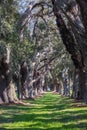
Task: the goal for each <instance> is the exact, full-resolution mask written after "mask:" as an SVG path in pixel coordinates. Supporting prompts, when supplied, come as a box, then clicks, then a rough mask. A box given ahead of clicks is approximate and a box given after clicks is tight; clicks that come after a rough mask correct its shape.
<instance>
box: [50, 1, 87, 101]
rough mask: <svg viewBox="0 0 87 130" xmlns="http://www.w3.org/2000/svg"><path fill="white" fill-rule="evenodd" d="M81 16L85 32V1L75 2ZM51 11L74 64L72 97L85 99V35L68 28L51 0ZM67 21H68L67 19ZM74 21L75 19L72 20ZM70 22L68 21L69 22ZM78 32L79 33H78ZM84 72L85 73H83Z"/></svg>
mask: <svg viewBox="0 0 87 130" xmlns="http://www.w3.org/2000/svg"><path fill="white" fill-rule="evenodd" d="M77 2H78V4H79V6H80V8H81V14H82V20H83V24H84V27H85V30H87V8H86V7H87V6H86V4H87V2H86V0H83V1H82V0H77ZM52 4H53V11H54V14H55V16H56V18H57V20H56V21H57V26H58V28H59V32H60V35H61V38H62V40H63V43H64V45H65V46H66V49H67V51H68V52H69V53H70V54H71V58H72V60H73V62H74V65H75V68H76V73H75V78H74V87H73V96H74V97H75V98H79V99H85V101H86V100H87V99H86V95H87V83H86V80H87V74H86V71H87V52H86V51H87V44H86V41H87V37H86V33H85V32H84V31H83V30H82V31H81V30H78V29H77V28H76V27H75V26H72V24H69V25H70V26H71V28H68V27H67V26H66V24H65V21H64V19H63V15H62V13H63V12H62V13H61V8H59V6H58V5H57V3H56V1H55V0H52ZM67 20H68V21H69V19H68V18H67ZM74 21H75V19H74ZM69 22H70V21H69ZM78 32H79V33H78ZM83 70H85V72H84V71H83Z"/></svg>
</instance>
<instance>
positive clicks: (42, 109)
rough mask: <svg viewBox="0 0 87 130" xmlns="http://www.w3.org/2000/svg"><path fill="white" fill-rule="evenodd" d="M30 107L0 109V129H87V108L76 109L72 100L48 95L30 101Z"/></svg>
mask: <svg viewBox="0 0 87 130" xmlns="http://www.w3.org/2000/svg"><path fill="white" fill-rule="evenodd" d="M29 102H31V104H36V105H34V106H32V107H30V106H16V105H14V106H7V107H4V106H3V107H0V109H1V111H2V113H1V114H0V128H5V129H8V130H11V129H12V130H22V129H24V130H58V129H59V130H63V129H65V130H66V129H69V130H70V129H73V130H79V129H80V128H87V114H86V113H87V107H81V108H80V107H75V108H74V106H72V105H73V104H74V102H73V100H72V99H69V98H66V97H61V96H59V95H54V94H50V93H47V94H45V95H44V96H43V97H41V98H39V99H37V100H35V101H29Z"/></svg>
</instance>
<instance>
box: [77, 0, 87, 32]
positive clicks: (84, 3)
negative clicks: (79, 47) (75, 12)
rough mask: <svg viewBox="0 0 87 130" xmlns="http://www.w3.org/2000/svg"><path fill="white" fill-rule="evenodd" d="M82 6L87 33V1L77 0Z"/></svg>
mask: <svg viewBox="0 0 87 130" xmlns="http://www.w3.org/2000/svg"><path fill="white" fill-rule="evenodd" d="M76 1H77V3H78V5H79V6H80V10H81V15H82V21H83V24H84V27H85V29H86V32H87V0H76Z"/></svg>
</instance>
